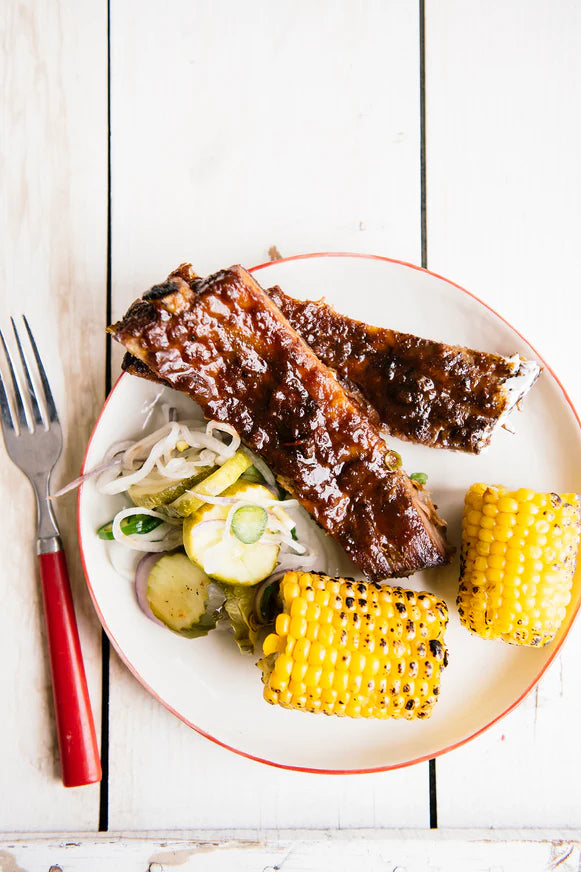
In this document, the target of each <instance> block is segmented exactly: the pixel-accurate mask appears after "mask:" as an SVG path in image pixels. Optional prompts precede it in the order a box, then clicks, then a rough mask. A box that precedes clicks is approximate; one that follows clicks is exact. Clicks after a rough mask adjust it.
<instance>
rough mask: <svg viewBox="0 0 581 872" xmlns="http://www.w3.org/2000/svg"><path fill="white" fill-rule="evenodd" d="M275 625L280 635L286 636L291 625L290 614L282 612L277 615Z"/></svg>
mask: <svg viewBox="0 0 581 872" xmlns="http://www.w3.org/2000/svg"><path fill="white" fill-rule="evenodd" d="M274 627H275V630H276V632H277V633H278V635H279V636H286V635H287V634H288V631H289V627H290V615H287V614H285V612H281V613H280V615H277V616H276V621H275V622H274Z"/></svg>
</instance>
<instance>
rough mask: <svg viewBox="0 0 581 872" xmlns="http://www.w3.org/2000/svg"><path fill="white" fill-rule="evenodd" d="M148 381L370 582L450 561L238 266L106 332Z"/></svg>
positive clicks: (440, 534)
mask: <svg viewBox="0 0 581 872" xmlns="http://www.w3.org/2000/svg"><path fill="white" fill-rule="evenodd" d="M109 331H110V332H111V333H112V334H113V336H114V337H115V339H117V340H118V341H119V342H121V343H122V344H123V345H124V346H125V348H126V349H127V351H129V352H130V353H131V354H132V355H133V356H134V357H135V358H137V359H138V360H139V361H141V362H142V364H144V365H145V367H146V370H147V371H146V372H143V373H142V374H143V375H145V376H146V377H149V373H151V374H153V375H154V376H155V378H156V380H159V381H162V382H163V383H165V384H168V385H170V386H171V387H172V388H174V389H176V390H179V391H182V392H183V393H185V394H187V395H188V396H190V397H191V398H192V399H193V400H195V401H196V402H197V403H199V404H200V406H201V407H202V409H203V411H204V414H205V415H206V416H207V417H208V418H213V419H217V420H219V421H223V422H227V423H228V424H231V425H232V426H233V427H235V428H236V430H237V431H238V433H239V434H240V436H241V438H242V440H243V441H244V442H245V443H246V445H248V446H249V447H250V448H251V449H252V450H253V451H256V452H257V453H258V454H260V455H261V456H262V457H263V458H264V459H265V461H266V462H267V463H268V464H269V465H270V466H271V467H272V469H273V471H274V473H275V474H276V476H277V478H278V479H279V481H280V482H281V484H283V486H284V487H285V488H287V490H289V491H290V492H291V493H292V494H293V495H294V496H295V497H296V498H297V499H298V500H299V501H300V502H301V503H302V505H303V506H304V507H305V508H306V509H307V511H309V512H310V513H311V514H312V515H313V517H314V518H315V519H316V520H317V521H318V522H319V524H321V526H322V527H323V528H324V529H325V530H326V531H327V532H328V533H330V534H331V535H332V536H334V537H335V538H336V539H337V540H338V542H340V544H341V545H342V546H343V547H344V548H345V550H346V551H347V553H348V554H349V555H350V556H351V557H352V558H353V560H354V561H355V562H356V563H357V565H358V566H359V567H360V568H361V570H362V571H363V572H364V574H365V575H366V576H367V577H368V578H370V579H371V580H373V581H380V580H382V579H384V578H387V577H391V576H404V575H410V574H411V573H412V572H415V571H416V570H419V569H424V568H426V567H428V566H436V565H439V564H442V563H445V562H447V560H448V559H449V552H448V549H447V546H446V541H445V533H444V527H445V525H444V522H443V521H442V520H441V519H440V518H439V516H438V515H437V513H436V511H435V508H434V506H433V505H432V503H431V502H430V500H429V497H428V496H427V494H426V493H425V492H424V491H423V489H422V488H419V487H417V486H416V484H415V483H414V482H412V481H410V479H409V478H408V477H407V475H406V474H405V473H404V472H403V471H402V470H400V469H396V470H393V468H390V467H392V466H393V454H392V453H391V452H390V450H389V448H388V447H387V446H386V444H385V441H384V439H383V438H382V436H381V432H380V430H379V429H378V427H377V426H376V425H375V424H374V423H373V421H371V419H370V418H369V416H368V415H367V413H366V411H365V410H364V409H363V408H362V407H361V406H360V405H359V404H358V403H357V402H356V401H355V400H353V399H352V398H351V396H350V395H349V394H348V393H347V392H346V391H345V389H344V388H343V387H342V385H341V384H340V383H339V381H338V380H337V378H336V376H335V374H334V373H333V372H332V371H331V370H330V369H329V368H328V367H327V366H325V365H324V364H323V363H322V362H321V361H320V360H319V358H318V357H317V356H316V355H315V354H314V353H313V352H312V350H311V349H310V348H309V347H308V345H307V344H306V343H305V342H304V341H303V339H301V337H300V336H299V335H298V334H297V332H296V331H295V330H294V329H293V328H292V327H291V326H290V324H289V322H288V321H287V319H286V318H285V317H284V315H282V314H281V312H280V309H279V308H278V307H277V306H276V305H275V304H274V303H273V302H272V300H270V299H269V297H268V296H267V294H266V293H265V292H264V291H263V290H262V288H261V287H260V286H259V285H258V284H257V282H256V281H255V279H254V278H253V277H252V276H251V275H249V274H248V273H247V272H246V270H244V269H242V267H240V266H234V267H231V268H230V269H227V270H223V271H221V272H218V273H215V274H214V275H212V276H209V278H207V279H201V278H198V277H194V274H193V273H191V271H189V270H188V268H187V267H182V268H180V269H179V270H177V271H176V272H175V273H173V274H171V275H170V276H169V277H168V279H167V281H166V282H165V283H164V284H162V285H157V286H155V287H153V288H152V289H151V290H150V291H149V292H148V293H146V294H145V295H144V297H143V299H142V300H137V301H136V302H135V303H133V305H132V306H131V307H130V308H129V310H128V312H127V313H126V315H125V316H124V317H123V318H122V319H121V321H119V322H118V323H117V324H114V325H113V326H112V327H110V328H109Z"/></svg>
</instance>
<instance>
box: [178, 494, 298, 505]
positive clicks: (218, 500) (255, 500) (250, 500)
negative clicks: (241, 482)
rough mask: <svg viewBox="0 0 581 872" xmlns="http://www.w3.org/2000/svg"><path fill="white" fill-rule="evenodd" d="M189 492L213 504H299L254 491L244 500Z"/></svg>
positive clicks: (246, 495) (295, 501) (245, 496)
mask: <svg viewBox="0 0 581 872" xmlns="http://www.w3.org/2000/svg"><path fill="white" fill-rule="evenodd" d="M188 493H191V494H192V496H194V497H197V499H199V500H202V502H204V503H209V504H210V505H212V506H232V505H234V503H240V505H241V506H248V505H252V506H262V507H263V508H264V509H266V508H270V507H271V506H288V507H291V506H298V500H274V499H273V500H267V499H264V497H260V496H257V495H255V494H252V493H248V494H245V495H244V499H243V500H241V499H240V497H210V496H207V495H206V494H200V493H197V491H195V490H191V491H188Z"/></svg>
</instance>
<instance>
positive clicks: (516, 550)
mask: <svg viewBox="0 0 581 872" xmlns="http://www.w3.org/2000/svg"><path fill="white" fill-rule="evenodd" d="M580 526H581V503H580V497H579V496H578V495H577V494H561V495H558V494H539V493H535V492H534V491H532V490H529V489H526V488H521V489H520V490H517V491H513V492H508V491H507V490H505V488H503V487H501V486H499V485H492V486H487V485H485V484H475V485H473V486H472V487H471V488H470V490H469V491H468V493H467V494H466V500H465V504H464V514H463V519H462V552H461V562H460V566H461V569H460V591H459V594H458V611H459V613H460V618H461V621H462V623H463V624H464V625H465V626H466V627H468V629H470V630H472V631H473V632H474V633H477V634H478V635H479V636H482V637H483V638H484V639H496V638H501V639H504V641H505V642H511V643H513V644H516V645H533V646H541V645H546V644H547V643H548V642H550V641H551V639H553V638H554V636H555V634H556V632H557V630H558V629H559V627H560V625H561V624H562V622H563V619H564V618H565V614H566V608H567V605H568V604H569V602H570V600H571V587H572V584H573V575H574V572H575V562H576V555H577V548H578V546H579V530H580Z"/></svg>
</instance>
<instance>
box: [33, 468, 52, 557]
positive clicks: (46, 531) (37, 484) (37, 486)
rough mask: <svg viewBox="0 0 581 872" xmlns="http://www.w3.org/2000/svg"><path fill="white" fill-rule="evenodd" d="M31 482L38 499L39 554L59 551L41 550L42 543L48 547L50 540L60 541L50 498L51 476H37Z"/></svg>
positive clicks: (37, 531) (50, 548)
mask: <svg viewBox="0 0 581 872" xmlns="http://www.w3.org/2000/svg"><path fill="white" fill-rule="evenodd" d="M30 481H31V483H32V487H33V490H34V495H35V497H36V535H37V539H38V542H37V551H38V553H39V554H45V553H48V552H50V551H58V550H59V549H58V548H54V547H48V548H47V550H40V549H41V542H43V541H44V542H46V544H47V546H48V540H54V539H58V537H59V528H58V526H57V522H56V518H55V516H54V512H53V510H52V505H51V503H50V500H49V498H48V487H49V476H48V475H46V474H40V475H35V476H32V477H31V479H30Z"/></svg>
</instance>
